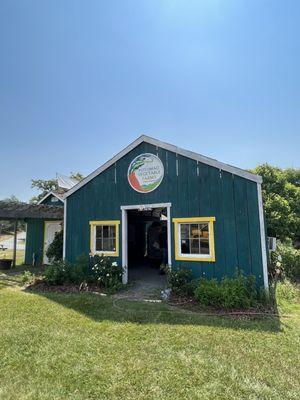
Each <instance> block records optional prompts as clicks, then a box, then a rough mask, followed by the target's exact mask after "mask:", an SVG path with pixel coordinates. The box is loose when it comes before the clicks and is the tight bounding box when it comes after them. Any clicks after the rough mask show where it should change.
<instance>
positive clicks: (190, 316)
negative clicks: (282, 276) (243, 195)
mask: <svg viewBox="0 0 300 400" xmlns="http://www.w3.org/2000/svg"><path fill="white" fill-rule="evenodd" d="M21 278H22V274H21V273H19V274H16V273H15V272H8V273H6V274H4V273H3V274H2V275H1V280H0V315H1V318H0V343H1V346H0V359H1V368H0V382H1V386H0V398H1V399H5V400H12V399H16V398H17V399H18V400H23V399H26V400H30V399H39V400H43V399H47V400H49V399H50V400H52V399H57V400H58V399H59V400H64V399H76V400H81V399H82V400H87V399H104V400H105V399H110V400H111V399H112V400H114V399H135V398H136V399H153V400H154V399H155V400H159V399H164V400H165V399H167V400H168V399H172V400H173V399H218V400H219V399H220V400H223V399H224V400H225V399H226V400H227V399H229V398H230V399H233V400H235V399H238V400H241V399H254V400H255V399H260V400H261V399H262V400H267V399H268V400H273V399H274V400H275V399H276V400H277V399H278V400H279V399H280V400H281V399H289V400H291V399H295V400H296V399H298V398H299V392H300V381H299V363H300V348H299V340H300V304H299V300H297V299H298V294H297V293H298V290H297V289H296V287H295V286H293V291H295V293H296V294H295V293H294V295H293V297H292V298H293V300H292V302H291V301H290V297H289V295H287V293H289V289H287V288H283V286H282V285H285V284H284V283H280V284H278V287H281V286H282V287H281V288H280V290H279V291H280V298H279V300H280V302H279V310H280V314H279V316H278V317H277V316H269V317H261V318H251V319H249V318H232V317H217V316H206V315H201V314H198V313H194V312H186V311H182V310H179V309H176V308H174V307H172V308H171V307H170V306H168V305H167V304H164V303H161V304H159V303H155V304H153V303H150V304H149V303H144V302H138V301H128V300H127V301H126V300H122V299H120V298H116V297H115V296H106V297H102V296H99V295H96V294H92V293H77V294H64V293H63V294H61V293H31V292H30V293H28V292H26V291H24V290H22V286H21V285H22V283H21V280H22V279H21Z"/></svg>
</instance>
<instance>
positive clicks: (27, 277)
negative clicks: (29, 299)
mask: <svg viewBox="0 0 300 400" xmlns="http://www.w3.org/2000/svg"><path fill="white" fill-rule="evenodd" d="M21 281H22V283H33V282H34V281H35V275H34V274H33V273H32V272H30V271H24V272H23V274H22V277H21Z"/></svg>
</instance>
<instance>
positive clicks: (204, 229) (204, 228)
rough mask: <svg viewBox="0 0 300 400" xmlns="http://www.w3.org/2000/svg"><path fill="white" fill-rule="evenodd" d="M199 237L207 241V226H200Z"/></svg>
mask: <svg viewBox="0 0 300 400" xmlns="http://www.w3.org/2000/svg"><path fill="white" fill-rule="evenodd" d="M200 236H201V237H202V238H205V239H208V224H200Z"/></svg>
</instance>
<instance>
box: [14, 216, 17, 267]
mask: <svg viewBox="0 0 300 400" xmlns="http://www.w3.org/2000/svg"><path fill="white" fill-rule="evenodd" d="M17 234H18V220H17V219H15V227H14V253H13V266H14V267H15V266H16V259H17Z"/></svg>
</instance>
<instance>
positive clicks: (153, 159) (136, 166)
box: [127, 153, 164, 193]
mask: <svg viewBox="0 0 300 400" xmlns="http://www.w3.org/2000/svg"><path fill="white" fill-rule="evenodd" d="M127 177H128V182H129V183H130V186H131V187H132V188H133V189H134V190H136V191H137V192H139V193H149V192H152V191H153V190H155V189H156V188H157V187H158V186H159V185H160V183H161V181H162V180H163V177H164V166H163V163H162V162H161V160H160V159H159V158H158V157H157V156H155V155H154V154H151V153H144V154H140V155H139V156H137V157H135V159H134V160H132V161H131V163H130V165H129V168H128V172H127Z"/></svg>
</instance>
